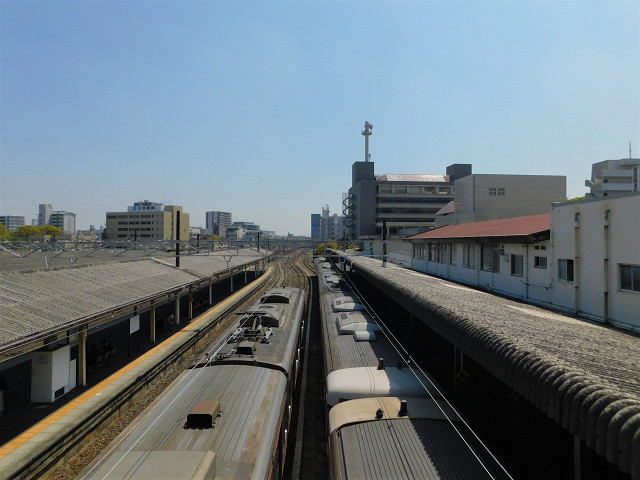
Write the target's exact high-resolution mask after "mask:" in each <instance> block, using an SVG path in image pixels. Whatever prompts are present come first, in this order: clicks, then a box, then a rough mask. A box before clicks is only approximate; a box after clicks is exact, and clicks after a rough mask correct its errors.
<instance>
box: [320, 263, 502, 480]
mask: <svg viewBox="0 0 640 480" xmlns="http://www.w3.org/2000/svg"><path fill="white" fill-rule="evenodd" d="M316 272H317V276H318V286H319V295H320V311H321V317H322V334H323V347H324V354H325V374H326V400H327V401H326V403H327V408H328V409H329V413H328V426H327V430H328V432H327V433H328V450H329V456H330V459H329V460H330V465H331V466H330V470H331V478H332V479H333V480H345V479H349V480H365V479H366V480H376V479H377V480H387V479H397V480H400V479H416V480H418V479H420V480H424V479H429V480H431V479H433V480H441V479H452V480H453V479H455V480H459V479H490V478H493V479H508V478H511V477H510V476H509V474H508V473H507V472H506V471H505V470H504V469H503V468H502V466H501V465H500V464H499V463H498V462H497V460H496V459H495V458H494V457H493V455H491V453H490V452H489V451H488V450H487V449H486V448H485V447H484V446H483V445H482V443H481V442H480V440H479V439H478V438H477V437H476V436H475V435H474V434H473V432H471V430H470V429H469V428H468V427H467V424H466V423H465V422H464V421H463V419H462V418H461V417H460V415H459V414H458V413H457V412H456V411H455V410H454V408H453V407H452V406H451V405H450V404H449V403H448V402H446V401H445V400H444V399H441V395H440V393H439V391H441V389H440V388H439V386H438V385H437V383H436V382H435V381H434V380H433V379H432V378H431V377H429V376H428V375H427V374H425V373H423V372H422V371H420V370H419V369H417V368H411V367H410V366H409V365H408V363H407V361H406V358H405V357H406V355H404V354H403V353H402V351H401V350H398V349H396V348H395V347H396V346H397V345H396V343H395V342H394V341H392V339H390V338H387V335H386V334H387V333H388V332H386V331H384V327H382V326H381V325H379V323H380V322H379V321H374V318H373V317H372V316H371V315H370V314H369V312H367V310H366V308H365V306H364V305H363V304H362V303H361V302H360V300H359V298H358V296H357V294H356V293H355V292H353V291H351V290H350V288H349V286H348V285H347V284H346V283H345V282H344V281H343V277H342V276H341V273H340V272H339V270H337V269H336V267H335V266H334V265H332V264H331V263H330V262H329V261H327V260H326V259H324V258H319V259H316ZM376 320H377V319H376Z"/></svg>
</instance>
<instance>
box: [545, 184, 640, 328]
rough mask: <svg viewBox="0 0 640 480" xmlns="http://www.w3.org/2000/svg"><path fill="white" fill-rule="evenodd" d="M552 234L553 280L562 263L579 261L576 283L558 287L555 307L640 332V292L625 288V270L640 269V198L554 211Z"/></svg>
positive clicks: (559, 207)
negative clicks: (629, 267) (626, 267)
mask: <svg viewBox="0 0 640 480" xmlns="http://www.w3.org/2000/svg"><path fill="white" fill-rule="evenodd" d="M607 217H608V218H607ZM551 228H552V240H553V254H554V270H555V274H554V279H557V268H558V260H559V259H562V258H571V259H573V260H574V281H573V282H563V281H557V285H556V286H555V288H554V290H553V295H552V302H553V303H554V304H559V305H563V306H567V307H569V308H572V309H574V310H577V313H579V314H581V315H584V316H587V317H589V318H593V319H595V320H598V321H603V322H604V321H610V322H612V323H614V324H616V323H619V324H621V325H622V326H625V325H626V326H631V327H634V328H638V329H640V314H639V313H638V312H640V292H637V291H627V290H622V289H621V288H620V287H621V285H620V265H621V264H622V265H637V266H638V265H640V194H637V193H635V194H627V195H623V196H620V197H605V198H600V199H597V200H587V201H582V202H571V203H564V204H560V205H555V206H554V207H553V208H552V209H551ZM607 260H608V261H607ZM605 298H606V300H607V302H608V305H607V302H605Z"/></svg>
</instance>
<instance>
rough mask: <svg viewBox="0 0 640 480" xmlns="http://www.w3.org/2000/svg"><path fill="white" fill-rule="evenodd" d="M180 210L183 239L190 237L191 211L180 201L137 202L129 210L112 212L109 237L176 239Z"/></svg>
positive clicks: (120, 238) (108, 228)
mask: <svg viewBox="0 0 640 480" xmlns="http://www.w3.org/2000/svg"><path fill="white" fill-rule="evenodd" d="M178 213H179V214H180V215H179V216H180V240H188V239H189V214H188V213H185V212H183V210H182V207H181V206H178V205H163V204H161V203H155V202H150V201H148V200H144V201H143V202H136V203H134V204H133V205H132V206H129V207H128V208H127V211H126V212H108V213H107V224H106V229H105V232H104V234H103V238H104V239H105V240H176V239H177V233H178V227H177V223H178Z"/></svg>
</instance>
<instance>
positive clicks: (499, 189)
mask: <svg viewBox="0 0 640 480" xmlns="http://www.w3.org/2000/svg"><path fill="white" fill-rule="evenodd" d="M498 195H504V188H500V187H498Z"/></svg>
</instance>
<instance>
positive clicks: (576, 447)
mask: <svg viewBox="0 0 640 480" xmlns="http://www.w3.org/2000/svg"><path fill="white" fill-rule="evenodd" d="M580 454H581V446H580V435H574V436H573V480H580V479H581V478H582V468H581V458H580V456H581V455H580Z"/></svg>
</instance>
